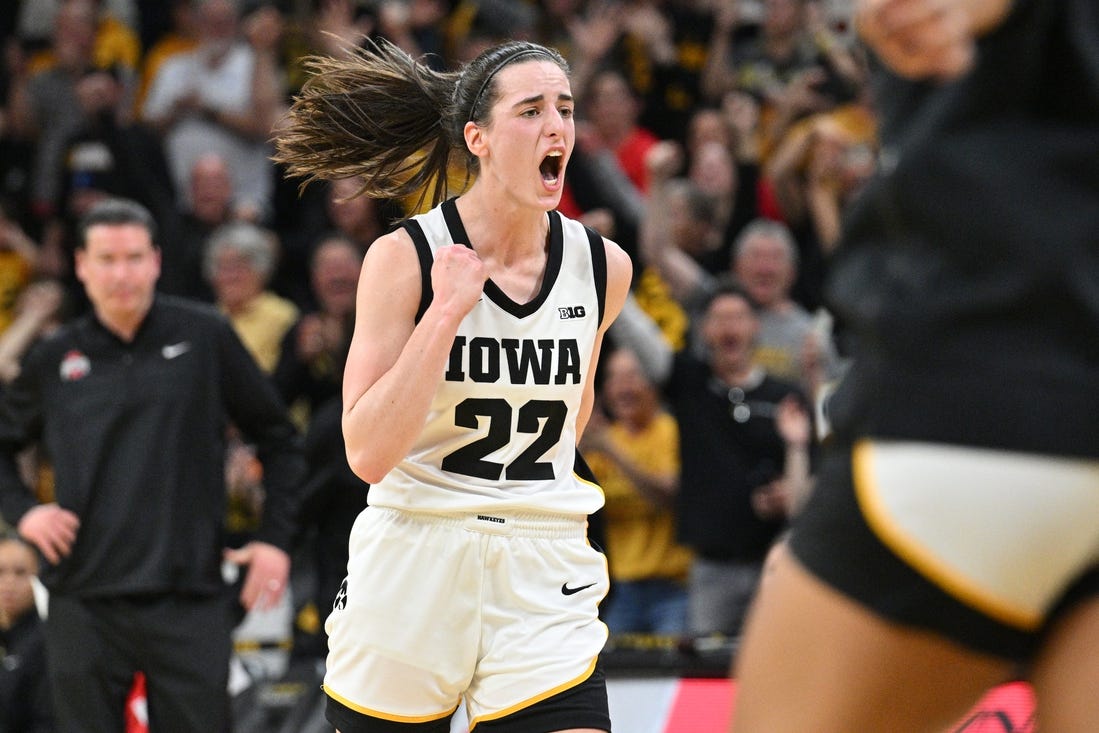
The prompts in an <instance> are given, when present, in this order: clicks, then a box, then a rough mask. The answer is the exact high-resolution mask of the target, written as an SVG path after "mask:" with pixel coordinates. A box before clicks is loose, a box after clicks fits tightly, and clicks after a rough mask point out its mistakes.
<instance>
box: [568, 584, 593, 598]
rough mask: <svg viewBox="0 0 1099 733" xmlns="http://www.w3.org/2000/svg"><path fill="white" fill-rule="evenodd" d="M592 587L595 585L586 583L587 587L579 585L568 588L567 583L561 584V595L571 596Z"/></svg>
mask: <svg viewBox="0 0 1099 733" xmlns="http://www.w3.org/2000/svg"><path fill="white" fill-rule="evenodd" d="M593 585H595V583H588V584H587V585H581V586H578V587H576V588H570V587H569V584H568V583H562V584H561V594H562V595H566V596H571V595H572V594H573V593H579V592H580V591H582V590H586V589H588V588H591V587H592V586H593Z"/></svg>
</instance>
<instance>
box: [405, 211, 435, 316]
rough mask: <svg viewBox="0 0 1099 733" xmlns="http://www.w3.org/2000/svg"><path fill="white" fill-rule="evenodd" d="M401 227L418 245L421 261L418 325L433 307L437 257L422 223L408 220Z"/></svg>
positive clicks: (417, 252)
mask: <svg viewBox="0 0 1099 733" xmlns="http://www.w3.org/2000/svg"><path fill="white" fill-rule="evenodd" d="M401 226H402V227H403V228H404V230H405V231H406V232H408V236H410V237H412V243H413V244H414V245H416V256H417V257H418V258H419V260H420V307H419V308H417V309H416V323H419V322H420V319H421V318H423V317H424V313H426V312H427V307H428V306H429V305H431V300H432V298H434V297H435V293H434V291H432V289H431V265H432V264H434V262H435V257H434V255H433V254H432V253H431V245H430V244H428V243H427V235H426V234H424V229H423V227H421V226H420V222H418V221H416V220H415V219H408V220H406V221H405V222H404V223H403V224H401Z"/></svg>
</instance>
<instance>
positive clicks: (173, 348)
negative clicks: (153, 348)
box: [160, 341, 191, 359]
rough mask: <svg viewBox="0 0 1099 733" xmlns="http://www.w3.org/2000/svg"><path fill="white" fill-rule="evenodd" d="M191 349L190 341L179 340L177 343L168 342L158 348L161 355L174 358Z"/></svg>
mask: <svg viewBox="0 0 1099 733" xmlns="http://www.w3.org/2000/svg"><path fill="white" fill-rule="evenodd" d="M190 350H191V342H190V341H180V342H179V343H178V344H168V345H166V346H165V347H164V348H162V349H161V350H160V354H161V356H163V357H164V358H165V359H174V358H176V357H177V356H183V355H184V354H186V353H187V352H188V351H190Z"/></svg>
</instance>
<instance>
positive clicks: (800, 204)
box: [0, 0, 876, 649]
mask: <svg viewBox="0 0 1099 733" xmlns="http://www.w3.org/2000/svg"><path fill="white" fill-rule="evenodd" d="M2 5H3V7H2V9H0V43H2V44H3V56H2V58H0V329H2V330H0V378H2V379H5V380H7V379H10V377H11V376H12V374H14V373H15V372H16V371H17V370H18V368H19V356H20V354H22V353H23V351H24V350H25V349H26V347H27V345H28V344H29V343H30V342H31V341H32V340H33V339H34V338H38V337H41V336H43V335H45V334H46V333H48V332H49V330H50V329H51V328H53V327H54V326H56V324H58V323H60V322H62V321H64V320H65V319H67V318H70V317H72V316H73V315H75V314H78V313H80V312H82V311H84V310H85V309H87V307H88V304H87V301H86V299H85V297H84V296H83V293H82V289H81V288H80V287H79V285H78V283H77V281H76V280H75V278H74V276H73V265H72V261H73V241H74V237H75V223H76V222H77V221H78V219H79V217H80V216H81V214H82V213H83V212H85V211H87V210H88V208H89V207H90V206H91V205H92V204H94V203H95V202H97V201H99V200H102V199H103V198H106V197H113V196H123V197H127V198H131V199H134V200H137V201H139V202H141V203H142V204H144V205H145V206H146V207H147V208H148V209H149V210H150V211H152V212H153V213H154V215H155V217H156V219H157V221H158V223H159V225H160V236H159V242H158V244H159V246H160V248H161V252H162V257H163V267H162V276H161V279H160V282H159V286H158V287H159V289H160V290H161V291H162V292H164V293H169V294H174V295H182V296H187V297H191V298H197V299H200V300H204V301H207V302H209V303H212V304H215V305H216V306H217V307H218V308H220V309H221V310H222V311H223V312H224V313H225V314H226V315H227V316H228V318H229V319H230V320H231V322H232V324H233V325H234V327H235V328H236V329H237V330H238V332H239V334H240V336H241V338H242V340H243V341H244V343H245V344H246V345H247V347H248V348H249V350H251V352H252V354H253V356H254V357H255V358H256V359H257V361H258V363H259V364H260V365H261V367H262V368H263V370H264V371H265V372H267V373H268V374H269V375H270V376H271V378H272V380H273V381H274V382H275V384H276V385H277V387H278V389H279V391H280V392H281V394H282V396H283V397H284V398H285V399H286V400H287V402H288V404H290V405H291V406H292V407H293V415H294V416H295V420H296V422H297V424H298V426H299V428H300V429H301V431H302V434H303V436H307V437H308V438H309V440H308V442H307V448H308V447H309V446H312V449H311V450H307V453H309V457H310V459H311V461H312V466H311V475H310V480H309V481H308V482H307V483H308V491H309V492H310V501H309V502H307V506H308V507H309V508H310V510H309V512H308V517H309V521H310V523H311V530H310V531H309V532H308V533H307V534H308V536H309V537H311V538H312V540H311V541H312V543H313V546H312V548H311V549H310V550H309V551H308V552H307V553H304V554H303V557H308V558H310V559H309V560H307V561H306V562H308V563H313V564H315V567H317V568H318V570H317V573H318V575H320V580H319V582H318V586H319V588H318V592H317V594H316V597H315V598H311V599H299V605H305V601H309V602H310V603H312V604H314V606H315V607H314V609H313V610H314V611H317V613H315V614H314V615H313V619H314V620H313V622H312V627H311V628H310V629H308V630H307V633H308V632H312V633H313V634H314V635H315V634H317V633H320V632H319V631H318V629H317V627H316V618H318V616H319V618H323V614H324V612H325V609H326V607H327V606H326V604H328V603H330V600H329V599H330V597H331V596H332V595H334V592H335V589H336V588H338V583H339V578H340V577H341V576H342V565H341V563H345V562H346V547H341V541H342V540H341V533H344V534H343V535H342V538H343V539H345V538H346V532H348V531H349V529H350V519H349V517H353V516H354V513H355V512H356V511H357V510H358V509H359V508H361V507H362V506H363V505H364V503H365V498H366V491H367V487H366V486H365V485H363V484H362V483H361V482H359V481H358V480H357V479H356V478H355V477H354V476H353V475H351V474H350V472H349V470H347V469H346V466H344V465H336V464H341V462H342V461H343V460H344V458H343V455H342V451H339V450H333V447H334V446H335V447H336V448H338V447H339V444H340V443H339V420H338V416H339V399H340V397H339V395H340V389H339V385H340V379H341V368H342V359H343V357H344V353H345V349H346V346H347V341H348V338H349V334H350V330H349V329H350V324H351V322H352V319H353V317H354V292H355V283H356V278H357V273H358V267H359V263H360V262H361V259H362V256H363V252H364V251H365V250H366V248H367V247H368V246H369V245H370V243H371V242H372V241H373V240H374V238H376V237H377V236H379V235H380V234H382V233H384V232H385V231H387V229H388V228H390V227H391V226H393V225H394V223H395V222H396V221H398V220H399V219H400V218H401V217H403V216H407V215H410V214H413V213H416V211H415V210H414V207H415V206H416V202H413V201H380V200H371V199H367V198H363V197H356V196H355V194H356V193H357V192H358V190H359V187H358V185H357V182H356V181H354V180H341V181H333V182H316V183H314V184H312V185H310V186H307V187H305V188H304V189H303V188H301V187H300V183H301V181H297V180H286V178H285V177H284V176H283V175H282V171H281V170H280V169H279V166H277V165H276V164H275V163H273V162H272V161H271V160H270V155H271V154H272V146H271V142H270V141H271V138H272V136H273V134H274V131H275V130H277V129H278V126H279V124H280V118H281V116H282V114H283V113H284V111H285V110H286V108H287V106H288V104H289V102H290V100H291V99H292V97H293V95H294V93H295V92H296V91H297V90H298V89H299V88H300V86H301V84H302V83H303V82H304V81H305V79H306V78H307V75H308V65H307V64H306V63H304V59H305V58H306V57H307V56H308V55H309V54H346V53H353V49H354V47H355V46H356V45H357V44H361V43H365V42H368V39H372V38H385V39H387V40H389V41H391V42H392V43H394V44H396V45H397V46H399V47H401V48H402V49H404V50H406V51H407V52H408V53H410V54H412V55H414V56H416V57H421V56H426V57H427V58H429V59H430V63H431V65H432V66H434V67H437V68H439V69H444V68H453V67H455V66H456V65H457V64H459V63H461V62H463V61H465V60H468V59H470V58H472V57H473V56H475V55H476V54H477V53H478V52H479V51H480V50H481V49H483V48H485V47H486V46H487V45H490V44H493V43H496V42H499V41H501V40H505V39H508V38H527V39H531V40H535V41H539V42H541V43H544V44H547V45H551V46H554V47H556V48H558V49H559V50H560V51H561V52H562V53H563V54H564V55H565V56H566V58H567V59H568V61H569V63H570V64H571V66H572V70H573V80H572V84H573V94H574V96H575V97H576V99H577V102H578V103H577V115H578V117H577V122H576V138H577V140H576V149H575V152H574V155H573V158H572V160H571V162H570V164H569V168H568V187H567V191H566V194H565V196H564V197H563V199H562V203H561V207H560V208H561V211H562V213H564V214H566V215H569V216H572V217H575V218H579V219H581V220H582V221H584V222H585V223H586V224H588V225H589V226H591V227H592V228H594V229H596V230H597V231H599V232H600V233H602V234H604V235H605V236H607V237H608V238H611V239H614V240H615V241H617V242H618V243H619V244H620V245H622V246H623V248H625V249H626V251H627V252H628V253H630V255H631V257H632V258H633V260H634V263H635V277H634V292H633V295H632V298H631V302H630V303H629V304H628V308H627V313H626V314H624V318H623V323H622V324H621V325H620V326H616V328H615V329H614V330H612V331H611V333H610V345H611V347H612V348H608V349H605V351H606V352H607V354H606V356H605V359H604V367H603V375H602V377H601V383H600V385H599V390H600V396H601V404H600V405H599V408H598V416H597V418H595V419H593V421H592V424H591V426H590V428H589V434H588V435H587V436H586V438H585V442H584V444H583V445H582V446H581V448H582V451H583V452H584V453H585V455H586V456H588V457H589V458H590V462H591V464H592V468H593V470H594V471H595V473H596V476H597V478H599V479H600V480H601V481H603V482H604V483H605V489H606V496H607V506H606V509H605V511H604V517H603V522H602V525H603V527H604V530H603V539H604V540H605V545H606V550H607V552H608V558H609V562H610V567H611V572H612V577H613V578H614V580H615V581H616V586H617V588H618V592H614V591H612V595H611V596H610V598H608V600H607V602H606V604H605V607H606V612H607V618H608V621H609V622H610V624H611V627H612V631H615V632H653V633H661V634H687V633H690V634H709V633H720V634H728V635H735V634H736V633H737V632H738V630H739V623H740V618H741V605H742V604H743V603H744V601H745V599H746V598H747V597H748V596H750V594H751V592H752V589H753V587H754V584H755V583H757V582H758V579H759V577H760V573H761V570H762V567H763V562H764V558H765V556H766V553H767V551H768V548H769V546H770V545H771V544H772V543H773V542H774V541H775V539H776V538H777V537H779V536H780V534H781V531H782V529H783V526H784V524H785V522H786V521H787V519H788V518H789V516H790V515H791V514H792V513H793V512H794V511H796V508H797V503H798V497H799V496H801V495H803V494H804V492H805V491H808V490H811V489H810V484H811V475H812V457H813V444H814V443H815V442H816V441H817V440H818V439H819V430H818V428H819V427H820V426H819V425H817V424H816V423H817V422H818V419H817V417H816V416H815V413H814V410H813V405H814V402H815V401H816V399H817V397H818V396H819V395H820V394H821V393H822V391H823V390H825V389H826V388H827V385H828V384H829V383H831V382H833V381H834V380H835V379H836V378H837V377H838V376H840V374H841V373H842V370H843V367H844V353H845V350H844V343H843V340H842V338H841V336H842V331H836V330H835V329H834V328H833V319H832V317H831V315H830V314H829V313H828V312H827V310H826V309H825V307H824V304H825V299H824V298H825V294H824V289H823V282H824V277H825V274H826V272H827V270H828V265H829V259H830V257H831V256H832V254H833V252H834V250H835V247H836V242H837V239H838V237H839V231H840V221H841V216H842V213H843V211H844V209H845V207H846V206H847V205H848V203H849V202H850V201H851V200H852V198H853V197H854V196H855V195H856V194H857V192H858V189H859V187H860V185H861V183H862V182H863V181H864V180H866V178H867V177H868V176H869V175H871V174H872V173H873V170H874V161H875V159H876V150H875V121H874V116H873V112H872V108H871V100H870V96H869V89H868V85H867V83H866V59H865V57H864V55H863V53H862V52H861V50H860V48H859V47H858V45H857V43H856V42H855V40H854V38H853V34H852V29H851V28H850V23H849V18H848V12H849V8H848V7H847V4H846V3H845V2H844V1H843V0H830V1H829V0H171V1H170V2H162V1H161V0H51V1H50V2H46V1H45V0H21V1H20V0H12V1H9V2H5V3H3V4H2ZM459 183H460V182H459ZM239 450H240V451H243V452H242V453H236V454H235V455H234V457H233V458H232V459H231V461H230V463H231V466H230V467H227V470H231V471H232V473H233V476H235V477H237V480H231V481H230V482H229V483H230V490H233V487H234V486H240V487H245V488H242V489H241V500H240V501H239V502H236V503H233V504H231V506H233V507H236V508H235V509H234V511H235V512H239V513H240V514H241V515H243V516H238V517H236V519H235V521H234V529H235V530H236V531H240V532H242V533H245V534H246V533H247V531H248V526H249V525H248V517H247V515H248V514H249V513H250V512H251V513H253V514H254V513H255V507H254V506H253V505H254V504H255V502H256V501H261V500H262V496H261V494H262V491H261V490H260V496H259V498H256V497H255V496H254V493H255V486H254V485H255V484H257V483H261V482H262V477H259V476H255V475H254V466H252V469H251V472H250V469H249V466H250V465H252V464H250V462H249V459H248V454H247V446H244V445H241V446H239ZM28 470H30V471H34V470H39V471H41V472H42V473H43V475H44V476H45V478H42V479H41V480H39V481H38V482H37V483H36V486H38V487H39V490H40V492H41V497H42V498H43V499H46V498H48V497H49V485H48V470H42V469H41V467H35V464H33V463H28ZM250 481H251V484H252V485H253V486H252V488H251V489H249V488H247V487H248V486H249V482H250ZM0 526H2V522H0ZM12 552H14V550H12ZM296 559H298V558H296ZM688 578H690V582H688ZM707 589H709V592H707ZM715 589H717V590H715ZM734 596H735V597H734ZM304 646H308V645H303V648H304ZM313 648H314V649H316V648H320V649H323V645H320V646H319V647H317V646H314V647H313Z"/></svg>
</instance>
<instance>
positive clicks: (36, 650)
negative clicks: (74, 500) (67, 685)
mask: <svg viewBox="0 0 1099 733" xmlns="http://www.w3.org/2000/svg"><path fill="white" fill-rule="evenodd" d="M36 575H38V555H37V554H36V553H35V550H34V548H33V547H32V546H31V545H29V544H27V543H26V542H25V541H24V540H22V539H20V538H19V537H18V536H17V535H15V534H6V533H0V733H52V732H53V731H54V730H59V729H57V728H55V727H54V723H53V705H52V704H51V702H50V687H49V684H48V681H47V679H46V646H45V642H44V640H43V638H42V621H41V619H40V618H39V616H38V608H37V607H36V605H35V599H34V585H33V578H34V577H35V576H36Z"/></svg>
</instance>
